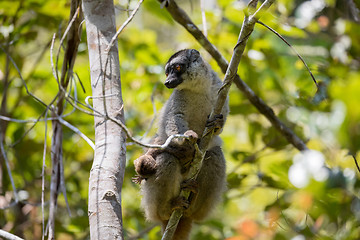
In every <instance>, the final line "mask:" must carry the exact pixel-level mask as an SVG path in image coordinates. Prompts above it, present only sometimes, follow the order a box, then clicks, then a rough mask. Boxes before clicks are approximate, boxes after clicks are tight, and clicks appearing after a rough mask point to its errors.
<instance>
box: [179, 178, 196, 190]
mask: <svg viewBox="0 0 360 240" xmlns="http://www.w3.org/2000/svg"><path fill="white" fill-rule="evenodd" d="M180 187H181V189H184V190H188V191H190V192H193V193H198V189H199V184H198V182H197V181H196V180H195V179H187V180H185V181H183V182H182V183H181V185H180Z"/></svg>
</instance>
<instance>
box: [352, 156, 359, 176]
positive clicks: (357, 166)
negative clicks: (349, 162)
mask: <svg viewBox="0 0 360 240" xmlns="http://www.w3.org/2000/svg"><path fill="white" fill-rule="evenodd" d="M352 157H353V158H354V162H355V165H356V168H357V170H358V172H359V173H360V167H359V164H358V162H357V160H356V157H355V155H352Z"/></svg>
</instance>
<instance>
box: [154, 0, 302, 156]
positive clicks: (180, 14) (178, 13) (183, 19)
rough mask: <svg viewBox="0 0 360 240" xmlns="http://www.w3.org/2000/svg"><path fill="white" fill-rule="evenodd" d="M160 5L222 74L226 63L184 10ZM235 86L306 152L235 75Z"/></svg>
mask: <svg viewBox="0 0 360 240" xmlns="http://www.w3.org/2000/svg"><path fill="white" fill-rule="evenodd" d="M158 1H159V2H160V3H165V2H166V4H164V5H165V6H166V10H167V11H168V12H169V13H170V14H171V16H172V17H173V19H174V20H175V21H176V22H178V23H179V24H180V25H182V26H183V27H184V28H185V29H186V30H187V31H188V32H189V33H190V34H191V35H193V37H194V38H195V39H196V40H197V41H198V42H199V43H200V44H201V45H202V47H203V48H204V49H205V50H206V51H207V52H208V53H209V54H210V55H211V56H212V57H213V58H214V59H215V61H216V62H217V64H218V65H219V67H220V69H221V71H222V72H223V73H225V72H226V70H227V68H228V62H227V60H226V59H225V58H224V56H222V54H221V53H220V52H219V51H218V50H217V49H216V47H215V46H214V45H213V44H212V43H210V41H209V40H208V39H207V38H206V37H205V36H204V34H203V33H202V32H201V31H200V29H199V28H198V27H197V26H196V25H195V24H194V23H193V22H192V20H191V19H190V18H189V16H188V15H187V14H186V12H185V11H184V10H182V9H181V8H179V7H178V5H177V4H176V3H175V2H174V1H173V0H169V1H168V0H166V1H164V0H158ZM233 81H234V83H235V85H236V86H237V87H238V88H239V89H240V91H241V92H242V93H243V94H244V95H245V97H246V98H247V99H248V100H249V101H250V102H251V103H252V104H253V105H254V106H255V107H256V108H257V109H258V111H259V112H260V113H261V114H263V115H264V116H265V117H266V118H267V119H268V120H269V121H270V122H271V124H272V125H273V127H275V129H276V130H278V131H279V132H280V134H282V135H283V136H284V137H285V138H286V140H287V141H288V142H289V143H291V144H292V145H293V146H294V147H296V148H297V149H298V150H300V151H303V150H306V149H307V147H306V144H305V143H304V141H303V140H301V139H300V138H299V137H298V136H297V135H296V134H295V133H294V132H293V131H292V130H291V129H290V128H288V127H287V126H286V125H285V124H284V123H283V122H282V121H281V120H280V119H279V118H278V117H277V116H276V115H275V113H274V111H273V110H272V108H271V107H269V106H268V105H267V104H266V103H265V102H264V100H262V99H261V98H260V97H259V96H257V95H256V94H255V93H254V91H253V90H252V89H251V88H250V87H249V86H248V85H247V84H246V83H245V82H244V81H243V80H242V79H241V78H240V77H239V75H235V78H234V79H233Z"/></svg>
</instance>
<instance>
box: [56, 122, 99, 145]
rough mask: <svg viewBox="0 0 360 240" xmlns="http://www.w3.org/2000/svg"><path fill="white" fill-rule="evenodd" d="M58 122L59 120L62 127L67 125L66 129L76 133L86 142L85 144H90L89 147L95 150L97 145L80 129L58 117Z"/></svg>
mask: <svg viewBox="0 0 360 240" xmlns="http://www.w3.org/2000/svg"><path fill="white" fill-rule="evenodd" d="M57 120H59V122H60V123H61V124H62V125H65V126H66V127H68V128H70V129H71V130H72V131H73V132H75V133H76V134H78V135H79V136H80V137H81V138H82V139H84V140H85V142H87V143H88V144H89V146H90V147H91V148H92V149H93V150H95V144H94V143H93V142H92V141H91V140H90V138H88V137H87V136H86V135H85V134H83V133H82V132H81V131H80V130H79V129H78V128H76V127H75V126H73V125H71V124H70V123H69V122H67V121H65V120H64V119H63V118H61V117H58V118H57Z"/></svg>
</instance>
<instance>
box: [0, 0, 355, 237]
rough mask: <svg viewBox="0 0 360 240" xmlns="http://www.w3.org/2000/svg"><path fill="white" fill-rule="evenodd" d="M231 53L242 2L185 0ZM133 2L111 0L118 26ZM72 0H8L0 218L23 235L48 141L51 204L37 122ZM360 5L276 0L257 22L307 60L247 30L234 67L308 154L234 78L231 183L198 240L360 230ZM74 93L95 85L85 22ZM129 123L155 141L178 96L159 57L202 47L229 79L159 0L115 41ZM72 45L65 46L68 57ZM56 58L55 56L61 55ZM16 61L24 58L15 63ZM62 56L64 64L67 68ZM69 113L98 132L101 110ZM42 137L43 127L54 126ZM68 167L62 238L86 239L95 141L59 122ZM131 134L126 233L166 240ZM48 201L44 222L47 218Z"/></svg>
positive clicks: (81, 96) (2, 61)
mask: <svg viewBox="0 0 360 240" xmlns="http://www.w3.org/2000/svg"><path fill="white" fill-rule="evenodd" d="M177 2H178V4H179V6H180V7H181V8H183V9H184V10H185V11H186V13H187V14H188V15H189V16H190V17H191V18H192V20H193V21H194V22H195V23H196V24H197V26H198V27H199V28H200V29H202V30H203V31H204V30H205V29H204V28H205V27H206V30H207V34H208V39H209V40H210V41H211V42H212V43H213V44H214V45H215V46H216V47H217V48H218V49H219V51H220V52H221V53H222V54H223V55H224V56H225V58H226V59H227V60H230V58H231V55H232V50H233V48H234V46H235V44H236V42H237V38H238V34H239V31H240V28H241V24H242V21H243V18H244V12H243V10H244V8H245V7H246V4H247V1H230V0H218V1H216V0H212V1H204V2H205V4H204V9H205V16H206V26H205V25H204V24H203V21H202V14H201V8H200V1H191V0H189V1H177ZM136 4H137V1H134V0H119V1H115V5H116V16H117V26H118V27H119V26H120V25H121V24H122V23H123V22H124V21H125V20H126V19H127V18H128V16H129V14H130V13H131V10H132V9H134V7H135V5H136ZM69 6H70V2H69V0H60V1H55V0H46V1H45V0H26V1H25V0H16V1H14V0H11V1H10V0H2V1H1V3H0V46H1V48H0V90H1V92H0V98H1V107H0V115H1V116H7V117H10V118H13V119H17V120H26V121H15V120H13V121H4V120H1V121H0V127H1V128H0V135H1V141H3V143H4V150H5V152H6V154H7V158H8V160H9V163H10V168H11V171H12V175H13V178H14V181H15V186H16V188H17V190H18V194H19V198H20V200H21V201H20V202H19V203H17V204H12V203H13V202H14V196H13V189H12V186H11V182H10V180H9V175H8V172H7V169H6V165H5V161H4V159H3V157H1V159H0V228H1V229H3V230H6V231H9V232H12V233H14V234H16V235H18V236H21V237H23V238H25V239H40V238H41V234H42V214H43V213H42V210H41V193H42V184H41V170H42V161H43V149H44V142H46V143H47V144H46V148H47V149H46V152H47V155H46V159H45V161H46V166H47V167H46V172H45V174H46V177H45V180H46V182H45V201H48V200H49V185H50V174H51V171H50V170H51V166H50V140H51V131H50V130H51V122H47V123H46V121H38V122H36V123H34V121H32V120H36V119H38V118H39V117H41V116H42V114H43V112H44V111H45V107H44V106H43V105H41V104H39V103H38V102H36V101H35V100H34V99H33V98H32V97H31V96H29V94H27V92H26V90H25V88H24V85H23V82H22V80H21V78H20V74H21V76H22V78H23V79H24V80H25V82H26V84H27V86H28V90H29V91H30V92H31V93H32V94H34V95H36V96H37V97H39V98H40V99H42V100H43V101H44V102H45V103H47V104H50V103H51V101H52V99H53V98H54V97H55V96H56V94H57V92H58V86H57V82H56V80H55V78H54V77H53V74H52V67H51V61H50V54H51V47H50V45H51V40H52V37H53V34H56V40H55V44H54V47H53V50H52V51H53V55H54V56H56V53H57V51H58V49H59V48H60V46H59V43H60V38H61V36H62V34H63V33H64V31H65V29H66V27H67V22H68V19H69V12H70V9H69ZM359 7H360V1H358V0H310V1H302V0H296V1H290V0H278V1H276V2H275V3H274V4H273V5H272V7H271V8H270V9H269V11H268V12H267V13H265V15H264V16H263V17H262V18H261V21H262V22H264V23H265V24H267V25H268V26H270V27H271V28H273V29H274V30H276V31H277V32H278V33H280V34H281V35H282V36H283V37H284V38H285V39H286V40H287V41H288V42H289V43H290V44H291V45H292V46H293V47H294V48H295V49H296V50H297V52H298V53H299V54H300V55H301V56H302V57H303V58H304V59H305V61H306V63H307V64H308V66H309V68H310V69H311V71H312V72H313V74H314V76H315V78H316V80H317V81H318V83H319V89H317V87H316V85H315V84H314V82H313V80H312V79H311V77H310V75H309V73H308V71H307V70H306V68H305V66H304V65H303V63H302V62H301V61H300V60H299V58H298V57H297V56H296V54H294V52H293V51H292V50H291V49H290V48H289V47H288V46H287V45H286V44H285V43H284V42H283V41H282V40H281V39H280V38H278V37H277V36H276V35H275V34H273V33H272V32H270V31H269V30H267V29H266V28H265V27H263V26H261V25H256V27H255V30H254V32H253V33H252V35H251V37H250V39H249V41H248V44H247V46H246V50H245V53H244V56H243V58H242V60H241V63H240V66H239V69H238V73H239V75H240V76H241V77H242V79H243V80H244V81H245V82H246V83H247V84H248V85H249V86H250V87H251V88H252V89H253V90H254V92H255V93H256V94H257V95H258V96H260V97H261V98H262V99H263V100H264V101H265V102H266V103H267V104H268V105H269V106H270V107H272V108H273V110H274V112H275V113H276V115H277V116H278V117H279V118H280V119H281V120H282V121H284V122H285V123H286V125H287V126H289V127H290V128H292V129H293V130H294V132H295V133H296V134H297V135H298V136H299V137H301V138H302V139H303V140H304V141H306V143H307V146H308V147H309V148H310V149H311V151H307V152H304V153H300V152H299V151H298V150H296V149H295V148H294V147H293V146H292V145H290V144H289V143H288V142H287V141H286V140H285V139H284V138H283V136H281V135H280V134H279V133H278V132H277V131H276V130H275V129H274V128H273V127H272V126H271V124H270V123H269V122H268V120H267V119H266V118H265V117H264V116H263V115H261V114H260V113H259V112H258V111H257V110H256V108H255V107H254V106H252V104H251V103H250V102H249V101H248V100H247V99H246V98H245V97H244V96H243V95H242V93H241V92H240V91H239V90H238V89H237V88H236V87H235V86H233V87H232V89H231V92H230V109H231V112H230V116H229V117H228V121H227V123H226V125H225V129H224V131H223V133H222V135H221V136H222V139H223V142H224V145H223V151H224V153H225V156H226V160H227V181H228V190H227V191H226V193H225V194H224V196H223V202H222V203H221V204H219V206H216V208H215V209H214V212H213V214H212V217H211V218H209V219H208V220H206V221H205V222H203V223H201V224H197V225H195V227H194V229H193V232H192V239H209V240H211V239H231V240H250V239H277V240H278V239H279V240H280V239H284V240H287V239H291V240H305V239H324V240H325V239H329V240H330V239H349V240H350V239H354V240H355V239H359V236H360V228H359V220H360V199H359V190H360V181H359V176H360V172H359V171H358V170H357V169H356V164H355V160H354V159H355V158H357V159H360V154H359V147H360V94H359V92H360V71H359V69H360V25H359V23H360V15H359ZM80 34H81V43H80V45H79V50H78V57H77V59H76V63H75V67H74V72H75V76H74V78H73V79H72V81H71V86H70V89H69V92H70V94H71V95H72V96H74V97H76V98H77V99H78V100H79V101H80V102H84V101H85V98H86V97H87V96H89V95H91V86H90V74H89V61H88V55H87V45H86V34H85V24H83V31H82V32H81V33H80ZM118 47H119V57H120V69H121V83H122V93H123V100H124V110H125V116H126V125H127V127H128V128H129V129H130V130H131V131H132V133H133V135H134V136H135V137H136V138H138V139H142V141H148V140H149V139H150V138H151V136H153V134H154V133H155V131H156V125H153V124H151V122H153V119H154V118H156V116H157V115H158V112H159V110H160V109H161V107H162V105H163V104H164V102H165V101H166V99H167V98H168V97H169V95H170V94H171V91H170V90H168V89H166V88H165V87H164V86H163V81H164V79H165V76H164V64H165V63H166V61H167V59H168V58H169V57H170V56H171V55H172V54H173V53H174V52H175V51H177V50H180V49H183V48H195V49H198V50H199V51H200V52H201V54H202V55H203V56H204V58H205V59H206V60H207V61H209V63H210V64H211V65H212V67H213V68H214V70H215V71H216V72H217V73H218V74H219V76H220V77H221V78H223V77H224V75H223V74H222V73H221V71H220V68H219V67H218V66H217V64H216V62H215V61H214V60H213V59H212V58H211V57H210V55H209V54H207V53H206V52H205V50H204V49H202V48H201V45H200V44H199V43H198V42H197V41H196V40H195V39H194V38H193V37H192V36H191V35H190V34H189V33H188V32H187V31H186V30H185V29H183V28H182V27H181V26H180V25H178V24H177V23H175V22H174V21H173V20H172V18H171V16H170V15H169V14H168V13H167V11H166V10H165V9H161V8H160V4H159V3H158V2H157V1H156V0H145V1H144V3H143V4H142V6H141V8H140V11H139V12H138V13H137V14H136V16H135V18H134V19H133V21H132V22H131V23H130V24H129V25H128V26H127V27H126V28H125V30H124V31H123V32H122V33H121V34H120V36H119V40H118ZM62 58H63V52H62V51H60V54H59V64H60V63H61V62H62ZM53 59H54V62H55V60H56V57H53ZM14 63H15V64H16V65H14ZM60 68H61V66H60V67H59V69H60ZM65 114H67V116H66V117H64V119H65V120H66V121H68V122H69V123H71V124H72V125H73V126H76V127H77V128H78V129H79V130H80V131H81V132H83V133H84V134H85V135H87V136H88V137H89V138H91V139H93V138H94V126H93V117H92V116H90V115H88V114H86V113H84V112H82V111H79V110H73V107H72V106H71V105H70V104H68V105H66V111H65ZM46 133H47V134H46ZM63 142H64V143H63V144H64V145H63V153H64V174H65V181H66V192H67V197H68V200H69V205H70V211H71V217H70V216H69V213H68V211H67V209H66V204H65V200H64V197H63V196H62V195H61V196H60V197H59V200H58V201H59V206H58V210H57V218H56V232H57V233H56V234H57V238H58V239H89V227H88V225H89V223H88V216H87V197H88V178H89V172H90V168H91V165H92V158H93V150H92V148H91V147H90V146H89V145H88V144H87V143H86V142H85V141H84V140H83V139H82V138H80V137H79V136H78V135H77V134H76V133H74V132H73V131H72V130H70V129H69V128H67V127H64V141H63ZM143 151H144V149H142V148H141V147H139V146H137V145H134V144H128V146H127V164H126V172H125V179H124V185H123V190H122V206H123V224H124V232H125V239H149V240H150V239H160V227H159V226H154V225H153V224H152V223H149V222H146V221H145V219H144V216H143V213H142V210H141V208H140V201H141V196H140V193H139V186H138V185H136V184H134V183H132V182H131V178H132V177H133V176H134V175H135V171H134V166H133V160H134V159H136V158H137V157H139V156H140V155H141V154H142V153H143ZM47 209H48V205H45V211H44V214H45V219H47V215H48V210H47Z"/></svg>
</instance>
